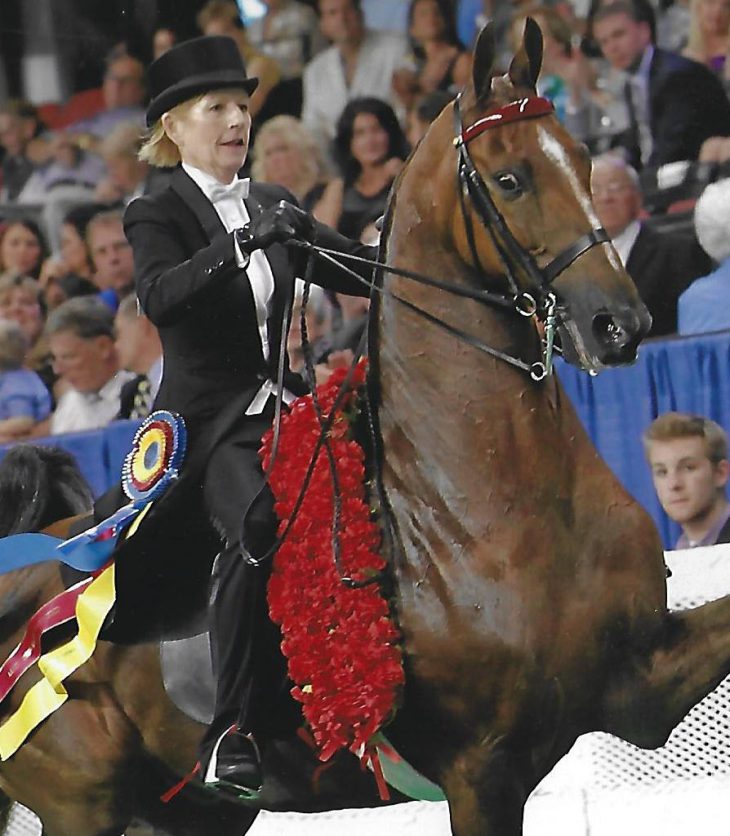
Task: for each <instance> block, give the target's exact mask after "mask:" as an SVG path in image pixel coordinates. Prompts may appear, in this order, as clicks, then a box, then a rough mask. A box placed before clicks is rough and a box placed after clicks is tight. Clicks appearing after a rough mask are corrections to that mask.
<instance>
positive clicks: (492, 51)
mask: <svg viewBox="0 0 730 836" xmlns="http://www.w3.org/2000/svg"><path fill="white" fill-rule="evenodd" d="M496 54H497V42H496V39H495V37H494V26H493V24H492V23H491V22H490V23H488V24H487V25H486V26H484V27H483V28H482V31H481V32H480V33H479V36H478V37H477V42H476V45H475V46H474V65H473V66H474V69H473V70H472V80H473V82H474V92H475V93H476V97H477V101H478V102H483V101H485V100H486V99H488V98H489V96H490V94H491V92H492V70H493V69H494V58H495V55H496Z"/></svg>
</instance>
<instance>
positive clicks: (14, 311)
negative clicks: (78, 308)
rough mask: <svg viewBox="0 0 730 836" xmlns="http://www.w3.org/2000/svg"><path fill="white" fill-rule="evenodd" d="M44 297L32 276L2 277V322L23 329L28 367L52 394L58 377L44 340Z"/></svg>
mask: <svg viewBox="0 0 730 836" xmlns="http://www.w3.org/2000/svg"><path fill="white" fill-rule="evenodd" d="M41 298H42V297H41V289H40V285H39V283H38V282H37V281H36V280H35V279H33V278H31V277H30V276H21V275H18V274H13V273H9V274H6V275H4V276H0V319H7V320H10V321H11V322H16V323H17V324H18V325H19V326H20V328H21V330H22V331H23V334H24V335H25V338H26V340H27V343H28V346H27V351H26V355H25V366H26V368H28V369H31V370H33V371H35V372H37V373H38V375H39V376H40V378H41V380H42V381H43V383H44V384H45V385H46V388H47V389H48V391H49V392H51V393H52V392H53V384H54V383H55V380H56V375H55V374H54V372H53V368H52V366H51V358H50V352H49V350H48V345H47V343H46V340H45V338H44V337H43V328H44V325H45V315H44V311H43V306H42V304H41Z"/></svg>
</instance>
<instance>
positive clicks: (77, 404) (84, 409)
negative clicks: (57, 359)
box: [51, 371, 134, 435]
mask: <svg viewBox="0 0 730 836" xmlns="http://www.w3.org/2000/svg"><path fill="white" fill-rule="evenodd" d="M133 379H134V375H133V374H132V372H127V371H120V372H117V373H116V374H115V375H114V377H112V378H111V380H108V381H107V382H106V383H105V384H104V385H103V386H102V387H101V389H99V391H98V392H79V391H78V390H77V389H69V390H68V391H67V392H64V394H63V395H61V397H60V399H59V401H58V405H57V406H56V411H55V412H54V413H53V415H52V416H51V435H58V434H59V433H74V432H83V431H84V430H96V429H99V428H100V427H106V426H107V424H110V423H111V422H112V421H113V420H114V419H115V418H116V417H117V414H118V413H119V402H120V396H121V394H122V386H124V384H125V383H127V382H128V381H130V380H133Z"/></svg>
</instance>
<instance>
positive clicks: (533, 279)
mask: <svg viewBox="0 0 730 836" xmlns="http://www.w3.org/2000/svg"><path fill="white" fill-rule="evenodd" d="M460 98H461V96H460V95H459V96H458V97H457V98H456V100H455V102H454V129H455V134H456V135H455V137H454V146H455V147H456V149H457V169H456V172H457V179H458V186H459V190H458V191H459V203H460V206H461V214H462V218H463V220H464V228H465V230H466V237H467V241H468V244H469V250H470V252H471V257H472V261H473V264H474V266H475V267H476V268H478V269H479V271H480V272H482V273H483V272H485V271H484V269H483V268H482V265H481V262H480V260H479V253H478V252H477V248H476V243H475V239H474V227H473V224H472V220H471V215H470V213H469V212H468V210H467V200H469V201H470V202H471V205H472V206H473V207H474V210H475V211H476V213H477V216H478V217H479V220H480V221H481V223H482V226H484V228H485V229H486V230H487V231H488V233H489V235H490V237H491V239H492V243H493V244H494V247H495V249H496V250H497V252H498V254H499V257H500V260H501V261H502V264H503V266H504V270H505V276H506V278H507V281H508V283H509V286H510V291H511V293H512V296H511V299H512V301H513V307H514V310H516V311H517V312H518V313H519V314H521V315H522V316H533V315H535V316H537V318H538V319H539V320H540V321H541V322H542V323H543V324H544V326H545V336H544V338H543V351H542V360H541V361H540V362H539V363H533V364H532V366H531V367H530V376H531V377H532V378H533V379H534V380H541V379H542V378H543V377H546V376H548V375H549V374H551V372H552V355H553V341H554V338H555V328H556V326H557V317H556V315H555V307H556V303H557V300H556V296H555V293H554V292H553V290H552V287H551V285H552V283H553V282H554V281H555V279H557V277H558V276H559V275H560V274H561V273H562V272H563V271H564V270H565V269H567V268H568V267H569V266H570V265H571V264H572V263H573V262H574V261H575V260H576V259H577V258H580V257H581V256H582V255H583V254H584V253H587V252H588V251H589V250H590V249H592V248H593V247H595V246H596V245H597V244H603V243H605V242H608V241H610V238H609V236H608V233H607V232H606V230H605V229H603V228H602V227H596V228H594V229H591V230H590V231H589V232H587V233H586V234H585V235H581V236H580V238H578V239H577V240H576V241H574V242H573V243H572V244H570V246H568V247H566V248H565V249H564V250H563V251H562V252H561V253H559V254H558V255H557V256H555V258H553V260H552V261H551V262H550V263H549V264H547V265H546V266H545V267H540V266H539V265H538V264H537V262H536V261H535V259H534V258H533V256H532V254H531V253H530V252H529V250H526V249H525V248H524V247H523V246H522V245H521V244H520V243H519V242H518V241H517V239H516V238H515V237H514V235H513V234H512V231H511V230H510V228H509V225H508V224H507V222H506V221H505V219H504V216H503V215H502V213H501V212H500V211H499V209H498V208H497V205H496V204H495V202H494V199H493V198H492V194H491V192H490V190H489V188H488V186H487V184H486V183H485V182H484V178H483V177H482V176H481V174H480V173H479V171H478V170H477V167H476V166H475V165H474V162H473V160H472V158H471V155H470V154H469V148H468V145H469V143H470V142H471V141H472V140H474V139H476V138H477V137H479V136H481V135H482V134H483V133H485V132H486V131H488V130H491V129H492V128H497V127H501V126H502V125H506V124H509V123H513V122H520V121H524V120H526V119H537V118H539V117H541V116H548V115H550V114H551V113H552V112H553V105H552V103H551V102H550V101H549V100H548V99H546V98H544V97H542V96H528V97H525V98H522V99H517V100H516V101H513V102H509V103H508V104H506V105H503V106H502V107H500V108H496V109H495V110H491V111H489V112H488V113H486V114H485V115H484V116H482V117H480V118H479V119H477V120H476V122H473V123H472V124H471V125H469V126H468V127H466V128H465V127H464V125H463V122H462V118H461V106H460ZM518 273H521V274H522V275H523V276H524V277H525V278H526V279H527V282H528V284H529V287H530V290H528V291H524V290H520V286H519V284H518V281H517V278H516V274H518Z"/></svg>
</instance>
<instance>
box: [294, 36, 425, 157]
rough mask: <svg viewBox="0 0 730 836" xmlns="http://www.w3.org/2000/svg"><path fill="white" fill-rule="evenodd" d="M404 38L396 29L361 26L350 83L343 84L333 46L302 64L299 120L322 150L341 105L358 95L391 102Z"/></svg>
mask: <svg viewBox="0 0 730 836" xmlns="http://www.w3.org/2000/svg"><path fill="white" fill-rule="evenodd" d="M408 56H409V47H408V41H407V39H406V38H405V37H404V36H402V35H399V34H397V33H396V32H375V31H372V30H365V36H364V38H363V41H362V43H361V44H360V50H359V52H358V55H357V66H356V67H355V72H354V74H353V77H352V83H351V84H350V86H349V87H348V86H347V79H346V77H345V70H344V67H343V65H342V54H341V53H340V50H339V49H338V48H337V47H336V46H331V47H330V48H329V49H325V51H324V52H320V54H319V55H317V56H316V58H313V59H312V60H311V61H310V62H309V64H307V66H306V67H305V68H304V103H303V105H302V121H303V122H304V124H305V125H306V126H307V128H308V129H309V130H310V131H311V132H312V134H313V135H314V136H315V137H316V138H317V141H318V142H319V143H320V145H321V146H322V148H323V149H324V151H325V152H328V151H329V142H330V140H331V139H332V138H333V137H334V135H335V127H336V125H337V120H338V119H339V117H340V114H341V113H342V111H343V109H344V107H345V105H346V104H347V103H348V101H350V99H354V98H357V97H359V96H376V97H377V98H379V99H383V101H386V102H388V103H389V104H391V105H393V107H394V108H395V109H396V112H397V111H398V109H399V107H400V106H399V102H398V101H397V100H396V98H395V94H394V92H393V73H394V72H395V71H396V70H397V69H400V68H401V67H403V66H404V65H406V64H407V62H408Z"/></svg>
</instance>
